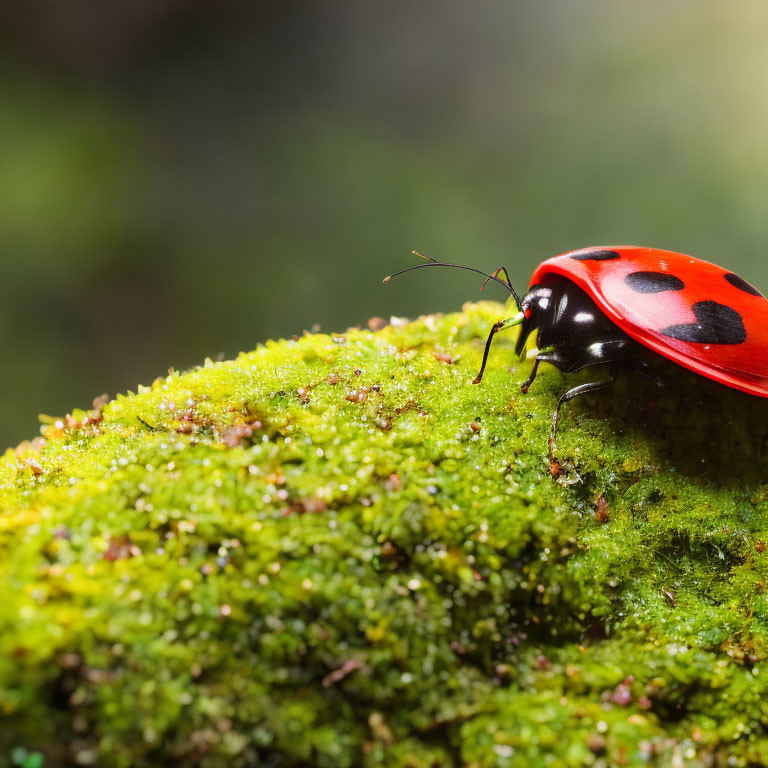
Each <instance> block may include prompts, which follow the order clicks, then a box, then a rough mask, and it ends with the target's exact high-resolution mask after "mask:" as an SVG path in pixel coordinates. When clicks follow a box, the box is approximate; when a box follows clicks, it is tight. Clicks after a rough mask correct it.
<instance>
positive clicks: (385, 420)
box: [0, 303, 768, 768]
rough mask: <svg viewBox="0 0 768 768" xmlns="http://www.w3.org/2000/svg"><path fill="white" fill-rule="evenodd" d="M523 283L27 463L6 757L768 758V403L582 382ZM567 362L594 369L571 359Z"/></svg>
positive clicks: (169, 390)
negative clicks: (486, 357)
mask: <svg viewBox="0 0 768 768" xmlns="http://www.w3.org/2000/svg"><path fill="white" fill-rule="evenodd" d="M503 312H504V308H503V307H501V306H500V305H498V304H493V303H481V304H476V305H467V306H466V307H464V309H463V311H462V312H461V313H457V314H451V315H445V316H430V317H425V318H421V319H419V320H418V321H416V322H414V323H411V324H405V323H395V324H394V325H389V326H387V327H385V328H383V329H381V330H378V331H376V332H373V331H370V332H369V331H365V330H353V331H350V332H349V333H346V334H343V335H339V336H326V335H321V334H316V335H306V336H304V337H303V338H300V339H296V340H293V341H281V342H274V343H268V344H267V345H266V346H264V347H260V348H259V349H257V350H256V351H255V352H252V353H250V354H243V355H241V356H240V357H238V358H237V359H236V360H234V361H231V362H223V363H217V364H213V363H210V362H209V363H206V365H205V366H203V367H202V368H200V369H197V370H194V371H191V372H187V373H183V374H177V373H172V374H170V375H169V376H167V377H165V378H162V379H158V380H157V381H156V382H155V383H154V384H153V385H152V386H151V387H146V388H140V390H139V392H138V393H137V394H128V395H126V396H121V397H118V398H117V399H116V400H114V401H112V402H110V403H108V404H106V405H104V406H103V407H100V408H97V409H95V410H93V411H82V412H74V413H73V414H71V415H70V416H68V417H66V418H64V419H61V420H59V421H55V422H52V423H50V424H49V425H47V426H46V427H45V428H44V437H43V438H39V439H38V440H35V441H33V442H31V443H28V444H24V445H22V446H19V448H17V449H16V450H15V451H9V452H7V453H6V455H5V456H4V458H3V459H2V462H1V463H0V481H1V482H2V491H1V492H0V504H1V510H2V511H0V590H1V594H2V600H1V601H0V718H1V719H0V765H3V766H8V765H23V766H26V768H34V767H35V766H40V765H46V766H59V765H62V766H63V765H70V764H75V765H99V766H121V767H123V766H124V767H126V768H127V767H128V766H139V767H140V766H158V765H174V766H198V765H199V766H206V767H209V768H215V767H217V766H307V765H316V766H328V767H331V766H333V767H334V768H335V767H337V766H340V767H344V766H366V767H369V768H370V767H372V766H392V767H393V768H394V767H395V766H398V767H403V768H404V767H407V768H434V767H437V766H440V767H442V768H448V767H449V766H459V765H466V766H471V767H472V768H485V767H486V766H488V767H490V766H510V767H512V766H514V767H515V768H516V767H517V766H520V768H523V767H524V766H539V765H541V766H545V765H546V766H562V767H563V768H566V767H567V768H571V767H572V766H588V765H595V766H613V765H627V766H633V765H659V766H698V765H701V766H710V765H744V766H746V765H763V764H766V763H768V663H766V656H767V655H768V645H767V643H766V639H767V638H768V629H767V628H766V615H767V605H766V593H765V591H764V590H765V584H766V583H768V551H766V549H767V548H766V544H765V542H768V454H767V452H766V436H768V407H767V406H768V404H767V403H765V402H763V401H761V400H758V399H757V398H751V397H749V396H747V395H742V394H740V393H737V392H733V391H730V390H726V389H724V388H722V387H720V386H718V385H716V384H714V383H712V382H709V381H706V380H704V379H702V378H699V377H696V376H694V375H693V374H687V373H685V372H683V371H680V370H677V369H675V368H673V367H672V366H667V367H665V368H664V371H663V374H664V377H665V381H666V386H665V388H664V389H662V390H658V389H656V388H655V387H654V386H653V384H652V383H650V382H646V381H644V380H642V379H639V380H632V379H629V380H627V381H626V382H623V383H620V385H619V386H618V387H617V388H616V389H615V390H614V391H613V392H611V393H608V394H605V393H603V394H599V395H595V396H591V397H585V398H582V399H580V400H577V401H574V402H573V403H570V404H568V405H567V406H566V408H565V410H564V412H563V416H562V420H561V433H560V436H559V440H558V459H559V463H556V464H551V463H550V462H549V461H548V460H547V458H546V441H547V434H548V431H549V424H550V416H551V413H552V409H553V406H554V403H555V400H556V397H557V395H558V394H559V393H561V392H562V391H563V390H564V388H565V387H566V386H567V385H568V384H567V380H566V377H564V376H562V375H561V374H560V373H558V372H557V371H555V370H551V369H550V370H545V371H543V372H542V373H541V375H540V377H539V379H537V381H536V382H535V384H534V386H533V387H532V388H531V391H530V393H529V394H528V395H526V396H522V395H520V391H519V384H520V382H521V381H522V380H523V379H524V378H525V376H526V374H527V370H528V366H527V365H525V364H520V363H519V362H518V361H517V360H516V358H515V357H514V355H513V353H512V342H513V340H514V338H513V337H512V336H511V335H510V337H509V338H508V339H506V340H500V341H499V343H498V346H497V347H496V348H495V350H494V352H493V356H492V359H491V364H490V366H489V369H488V371H487V374H486V378H485V380H484V381H483V383H482V384H481V385H480V386H474V387H473V386H472V385H471V384H470V382H471V380H472V378H473V376H474V373H475V371H476V369H477V367H478V363H479V360H480V356H481V353H482V347H483V342H484V339H485V334H486V332H487V329H488V327H489V325H490V323H491V322H493V321H494V320H496V319H497V318H498V317H499V316H501V315H502V313H503ZM574 380H575V378H574V377H570V378H569V379H568V381H570V382H572V381H574Z"/></svg>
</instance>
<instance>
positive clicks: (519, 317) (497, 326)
mask: <svg viewBox="0 0 768 768" xmlns="http://www.w3.org/2000/svg"><path fill="white" fill-rule="evenodd" d="M524 319H525V318H524V316H523V313H522V312H518V313H517V314H516V315H515V316H514V317H505V318H504V319H503V320H499V321H498V322H497V323H494V324H493V325H492V326H491V332H490V333H489V334H488V340H487V341H486V342H485V351H484V352H483V362H482V363H481V365H480V373H478V374H477V376H475V380H474V381H473V382H472V383H473V384H479V383H480V382H481V381H482V380H483V373H484V372H485V364H486V363H487V362H488V353H489V352H490V351H491V344H492V342H493V337H494V336H495V335H496V334H497V333H498V332H499V331H503V330H504V329H505V328H511V327H512V326H513V325H520V323H522V322H523V320H524Z"/></svg>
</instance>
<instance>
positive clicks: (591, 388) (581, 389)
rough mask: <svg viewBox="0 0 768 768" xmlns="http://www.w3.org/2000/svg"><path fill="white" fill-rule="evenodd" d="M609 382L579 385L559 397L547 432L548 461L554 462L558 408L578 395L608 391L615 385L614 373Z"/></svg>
mask: <svg viewBox="0 0 768 768" xmlns="http://www.w3.org/2000/svg"><path fill="white" fill-rule="evenodd" d="M610 373H611V379H610V381H590V382H589V383H588V384H579V386H578V387H573V389H569V390H568V391H567V392H565V393H564V394H562V395H560V399H559V400H558V401H557V405H556V406H555V412H554V413H553V414H552V428H551V429H550V431H549V442H548V444H547V445H548V453H549V460H550V461H554V460H555V437H556V436H557V418H558V416H559V415H560V407H561V406H562V405H563V403H567V402H568V401H569V400H573V398H574V397H578V396H579V395H586V394H587V393H589V392H599V391H600V390H601V389H608V388H609V387H612V386H613V385H614V384H615V383H616V371H611V372H610Z"/></svg>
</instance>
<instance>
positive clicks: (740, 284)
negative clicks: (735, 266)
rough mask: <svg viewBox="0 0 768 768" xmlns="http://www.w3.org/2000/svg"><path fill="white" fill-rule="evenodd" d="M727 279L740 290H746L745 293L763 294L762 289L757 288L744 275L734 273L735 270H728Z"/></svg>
mask: <svg viewBox="0 0 768 768" xmlns="http://www.w3.org/2000/svg"><path fill="white" fill-rule="evenodd" d="M725 279H726V280H727V281H728V282H729V283H730V284H731V285H732V286H733V287H734V288H738V289H739V290H740V291H744V293H749V294H751V295H752V296H762V295H763V294H762V293H760V291H758V290H757V288H755V286H754V285H752V284H751V283H748V282H747V281H746V280H745V279H744V278H743V277H739V276H738V275H734V274H733V272H728V273H727V274H726V275H725Z"/></svg>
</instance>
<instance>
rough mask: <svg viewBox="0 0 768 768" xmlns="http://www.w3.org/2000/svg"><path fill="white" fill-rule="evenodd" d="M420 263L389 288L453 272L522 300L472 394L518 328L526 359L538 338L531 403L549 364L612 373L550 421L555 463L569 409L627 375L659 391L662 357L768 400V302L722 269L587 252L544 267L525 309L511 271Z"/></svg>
mask: <svg viewBox="0 0 768 768" xmlns="http://www.w3.org/2000/svg"><path fill="white" fill-rule="evenodd" d="M416 255H418V256H422V258H425V259H427V263H426V264H417V265H415V266H412V267H408V268H406V269H403V270H401V271H400V272H396V273H395V274H394V275H391V276H390V277H387V278H385V280H384V282H387V281H388V280H390V278H391V277H395V276H397V275H400V274H403V273H404V272H410V271H411V270H414V269H419V268H422V267H439V266H444V267H454V268H458V269H466V270H469V271H471V272H477V273H479V274H481V275H483V276H484V277H485V278H486V280H485V283H483V287H485V285H486V283H488V282H489V281H491V280H493V281H495V282H497V283H499V284H500V285H503V286H504V288H506V289H507V290H508V291H509V293H510V294H512V297H513V298H514V301H515V304H516V305H517V309H518V312H517V313H516V314H515V315H514V316H513V317H508V318H504V319H502V320H499V321H498V322H496V323H494V325H493V326H492V327H491V331H490V333H489V334H488V340H487V342H486V344H485V351H484V353H483V361H482V364H481V367H480V372H479V373H478V375H477V377H476V378H475V380H474V382H473V383H474V384H479V383H480V381H481V380H482V378H483V372H484V371H485V365H486V362H487V361H488V353H489V351H490V349H491V344H492V342H493V338H494V336H495V335H496V334H497V333H498V332H499V331H503V330H506V329H508V328H512V327H514V326H518V325H519V326H520V336H519V337H518V339H517V344H516V346H515V352H516V353H517V354H518V355H521V354H522V352H523V349H524V348H525V345H526V341H527V339H528V337H529V336H530V334H531V333H533V332H534V331H538V337H537V347H536V348H535V349H532V350H530V352H529V353H528V357H529V358H533V360H534V363H533V369H532V370H531V374H530V376H529V377H528V379H527V380H526V381H525V382H524V383H523V384H522V390H523V392H524V393H525V392H527V391H528V389H529V388H530V386H531V384H533V382H534V380H535V379H536V374H537V372H538V370H539V365H541V363H550V364H551V365H554V366H555V367H556V368H558V369H559V370H560V371H562V372H564V373H575V372H576V371H580V370H581V369H582V368H587V367H590V366H595V365H602V366H604V367H605V370H606V371H607V373H608V379H602V380H597V381H592V382H588V383H586V384H579V385H578V386H575V387H573V388H571V389H569V390H567V391H566V392H564V393H563V394H562V395H561V396H560V399H559V400H558V402H557V405H556V407H555V411H554V414H553V416H552V428H551V430H550V435H549V454H550V457H552V456H553V454H554V442H555V436H556V434H557V419H558V414H559V412H560V408H561V407H562V405H563V403H566V402H568V401H569V400H573V398H574V397H578V396H579V395H584V394H587V393H588V392H597V391H598V390H603V389H608V388H609V387H611V386H613V384H614V383H615V382H616V378H617V376H618V374H619V373H620V372H624V371H626V372H630V373H636V374H640V375H642V376H645V377H647V378H649V379H651V380H652V381H654V382H655V383H656V384H657V385H658V386H661V385H662V381H661V379H660V378H659V377H658V376H657V375H656V373H655V372H654V370H653V367H652V361H653V358H654V357H655V356H658V355H661V356H662V357H665V358H667V359H669V360H671V361H672V362H674V363H677V364H678V365H681V366H683V367H684V368H687V369H689V370H691V371H693V372H694V373H697V374H699V375H701V376H705V377H707V378H708V379H712V380H713V381H717V382H719V383H720V384H725V385H726V386H728V387H732V388H733V389H738V390H741V391H742V392H747V393H749V394H751V395H757V396H758V397H768V301H766V298H765V297H764V296H763V294H761V293H760V291H758V290H757V289H756V288H755V287H754V286H752V285H750V284H749V283H748V282H747V281H746V280H744V279H742V278H741V277H739V276H738V275H735V274H734V273H733V272H729V271H728V270H727V269H723V268H722V267H718V266H716V265H715V264H710V263H709V262H707V261H703V260H702V259H696V258H694V257H692V256H686V255H685V254H682V253H675V252H674V251H665V250H661V249H658V248H640V247H636V246H598V247H593V248H582V249H581V250H577V251H569V252H567V253H563V254H561V255H559V256H555V257H553V258H551V259H547V260H546V261H544V262H542V263H541V264H539V266H538V267H537V269H536V271H535V272H534V273H533V276H532V277H531V283H530V287H529V288H528V291H527V293H526V294H525V296H523V297H522V299H521V298H520V297H519V296H518V294H517V293H516V292H515V289H514V288H513V287H512V283H511V282H510V280H509V275H508V274H507V270H506V269H504V267H500V268H499V269H497V270H495V271H494V272H492V273H491V274H486V273H485V272H481V271H480V270H478V269H474V268H473V267H467V266H462V265H460V264H448V263H445V262H439V261H436V260H435V259H432V258H430V257H428V256H424V255H423V254H420V253H417V254H416Z"/></svg>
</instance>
